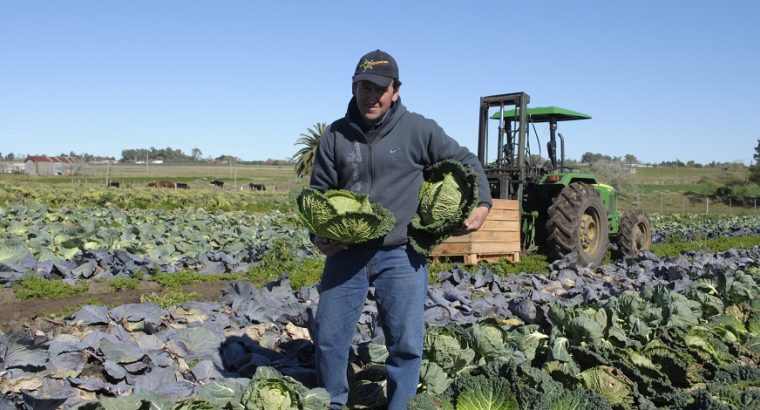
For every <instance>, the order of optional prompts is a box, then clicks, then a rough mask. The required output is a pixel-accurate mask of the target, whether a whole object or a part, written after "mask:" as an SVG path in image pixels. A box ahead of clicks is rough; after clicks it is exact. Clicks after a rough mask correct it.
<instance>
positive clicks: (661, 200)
mask: <svg viewBox="0 0 760 410" xmlns="http://www.w3.org/2000/svg"><path fill="white" fill-rule="evenodd" d="M660 215H662V194H660Z"/></svg>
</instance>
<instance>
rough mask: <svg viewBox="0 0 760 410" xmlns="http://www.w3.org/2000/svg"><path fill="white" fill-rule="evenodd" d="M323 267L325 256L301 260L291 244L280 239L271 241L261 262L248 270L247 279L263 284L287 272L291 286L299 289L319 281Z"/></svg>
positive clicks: (256, 283)
mask: <svg viewBox="0 0 760 410" xmlns="http://www.w3.org/2000/svg"><path fill="white" fill-rule="evenodd" d="M323 267H324V257H323V256H317V257H311V258H306V259H300V260H299V259H298V258H294V257H293V248H292V246H291V244H289V243H287V242H285V241H284V240H280V239H278V240H274V241H272V242H270V243H269V245H268V249H267V250H266V252H265V253H264V255H263V257H262V260H261V263H260V264H259V265H258V266H254V267H252V268H251V269H250V270H249V271H248V272H247V274H246V279H247V280H250V281H251V282H252V283H253V284H255V285H263V284H265V283H268V282H271V281H273V280H276V279H277V278H279V277H280V276H281V275H282V274H283V273H287V274H288V278H289V279H290V283H291V286H293V288H294V289H298V288H300V287H303V286H308V285H313V284H315V283H317V282H318V281H319V279H320V278H321V277H322V269H323Z"/></svg>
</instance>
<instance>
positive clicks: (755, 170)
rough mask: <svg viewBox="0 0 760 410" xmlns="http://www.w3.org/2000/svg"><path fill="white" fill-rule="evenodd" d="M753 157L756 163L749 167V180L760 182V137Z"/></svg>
mask: <svg viewBox="0 0 760 410" xmlns="http://www.w3.org/2000/svg"><path fill="white" fill-rule="evenodd" d="M752 158H753V159H754V160H755V163H754V164H752V165H751V166H750V167H749V180H750V181H752V182H754V183H756V184H760V139H758V140H757V145H756V146H755V154H754V155H753V156H752Z"/></svg>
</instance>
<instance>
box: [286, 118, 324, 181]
mask: <svg viewBox="0 0 760 410" xmlns="http://www.w3.org/2000/svg"><path fill="white" fill-rule="evenodd" d="M325 129H327V124H325V123H323V122H318V123H316V124H314V126H313V127H312V128H309V129H307V130H306V133H305V134H301V138H299V139H298V141H296V144H295V145H298V144H303V145H305V146H304V147H303V148H301V149H299V150H298V152H296V155H293V159H294V160H295V161H296V166H295V167H296V175H298V176H299V177H300V178H303V177H308V176H310V175H311V170H312V168H314V158H315V157H316V155H317V146H318V145H319V138H320V137H321V136H322V134H323V133H324V132H325Z"/></svg>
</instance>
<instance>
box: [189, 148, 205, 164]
mask: <svg viewBox="0 0 760 410" xmlns="http://www.w3.org/2000/svg"><path fill="white" fill-rule="evenodd" d="M202 155H203V153H202V152H201V150H200V149H199V148H193V150H192V151H191V154H190V156H192V158H193V161H197V160H199V159H201V156H202Z"/></svg>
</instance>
